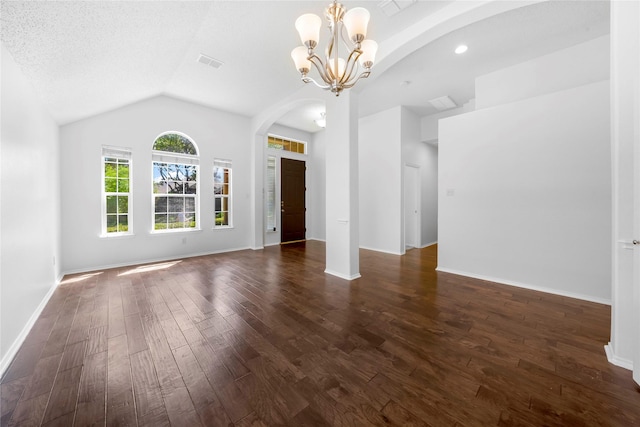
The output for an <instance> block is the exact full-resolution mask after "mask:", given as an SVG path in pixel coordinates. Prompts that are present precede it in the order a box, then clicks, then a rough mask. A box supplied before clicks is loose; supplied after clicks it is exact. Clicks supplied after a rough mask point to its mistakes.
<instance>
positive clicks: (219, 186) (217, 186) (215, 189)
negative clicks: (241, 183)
mask: <svg viewBox="0 0 640 427" xmlns="http://www.w3.org/2000/svg"><path fill="white" fill-rule="evenodd" d="M222 186H223V184H214V185H213V192H214V193H215V194H222Z"/></svg>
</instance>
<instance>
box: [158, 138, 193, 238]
mask: <svg viewBox="0 0 640 427" xmlns="http://www.w3.org/2000/svg"><path fill="white" fill-rule="evenodd" d="M152 158H153V183H152V185H153V206H154V209H153V230H154V231H158V232H161V231H176V230H193V229H197V228H199V224H198V222H199V212H198V210H199V209H198V208H199V198H198V172H199V171H198V168H199V163H200V162H199V158H198V148H197V147H196V144H195V142H193V140H192V139H191V138H189V137H188V136H187V135H185V134H182V133H179V132H166V133H163V134H162V135H160V136H158V137H157V138H156V140H155V141H154V143H153V156H152Z"/></svg>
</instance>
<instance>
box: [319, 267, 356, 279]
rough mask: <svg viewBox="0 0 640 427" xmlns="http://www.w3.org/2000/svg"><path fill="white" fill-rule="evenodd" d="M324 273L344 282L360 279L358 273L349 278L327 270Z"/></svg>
mask: <svg viewBox="0 0 640 427" xmlns="http://www.w3.org/2000/svg"><path fill="white" fill-rule="evenodd" d="M324 272H325V273H327V274H331V275H332V276H336V277H339V278H341V279H345V280H355V279H358V278H360V277H362V276H361V275H360V273H357V274H352V275H351V276H347V275H345V274H342V273H338V272H335V271H331V270H328V269H325V270H324Z"/></svg>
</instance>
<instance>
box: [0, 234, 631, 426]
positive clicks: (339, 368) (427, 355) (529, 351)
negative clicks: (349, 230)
mask: <svg viewBox="0 0 640 427" xmlns="http://www.w3.org/2000/svg"><path fill="white" fill-rule="evenodd" d="M360 254H361V259H360V272H361V274H362V277H361V278H359V279H357V280H354V281H351V282H349V281H345V280H343V279H340V278H337V277H334V276H330V275H327V274H325V273H324V272H323V271H324V259H325V245H324V243H322V242H317V241H308V242H300V243H293V244H289V245H285V246H275V247H274V246H272V247H268V248H265V249H264V250H260V251H251V250H246V251H237V252H231V253H223V254H216V255H210V256H200V257H194V258H187V259H181V260H174V261H166V262H160V263H157V264H147V265H141V266H132V267H122V268H116V269H109V270H104V271H95V272H90V273H82V274H75V275H70V276H67V277H65V278H64V279H63V281H62V283H61V284H60V286H59V287H58V288H57V289H56V291H55V292H54V294H53V296H52V297H51V299H50V301H49V303H48V304H47V306H46V307H45V309H44V310H43V312H42V314H41V316H40V318H39V319H38V320H37V321H36V323H35V325H34V327H33V328H32V330H31V332H30V334H29V335H28V337H27V338H26V340H25V342H24V344H23V346H22V347H21V349H20V350H19V351H18V353H17V355H16V357H15V359H14V360H13V362H12V363H11V365H10V366H9V368H8V369H7V371H6V372H5V373H4V375H3V378H2V379H1V381H0V425H1V426H3V427H4V426H87V425H94V426H113V425H129V426H189V427H192V426H198V425H202V426H238V427H244V426H275V425H278V426H292V427H293V426H295V427H299V426H314V427H315V426H436V427H437V426H596V425H604V426H632V425H639V426H640V388H638V387H637V386H636V385H635V383H634V382H633V380H632V379H631V373H630V372H629V371H627V370H625V369H622V368H619V367H616V366H613V365H611V364H609V363H608V361H607V359H606V356H605V354H604V348H603V346H604V344H606V343H607V342H608V341H609V329H610V322H611V313H610V307H608V306H605V305H601V304H596V303H590V302H586V301H582V300H575V299H571V298H567V297H562V296H556V295H551V294H544V293H540V292H535V291H530V290H526V289H520V288H516V287H511V286H505V285H500V284H496V283H491V282H486V281H481V280H476V279H470V278H466V277H462V276H456V275H453V274H447V273H439V272H436V271H435V268H436V264H437V262H436V261H437V258H436V255H437V247H436V246H431V247H428V248H424V249H413V250H411V251H408V252H407V254H406V255H404V256H400V257H398V256H396V255H389V254H383V253H378V252H373V251H367V250H361V252H360Z"/></svg>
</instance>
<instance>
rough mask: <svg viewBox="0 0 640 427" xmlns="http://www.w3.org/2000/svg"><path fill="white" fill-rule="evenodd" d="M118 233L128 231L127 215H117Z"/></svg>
mask: <svg viewBox="0 0 640 427" xmlns="http://www.w3.org/2000/svg"><path fill="white" fill-rule="evenodd" d="M118 231H120V232H124V231H129V216H128V215H118Z"/></svg>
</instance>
